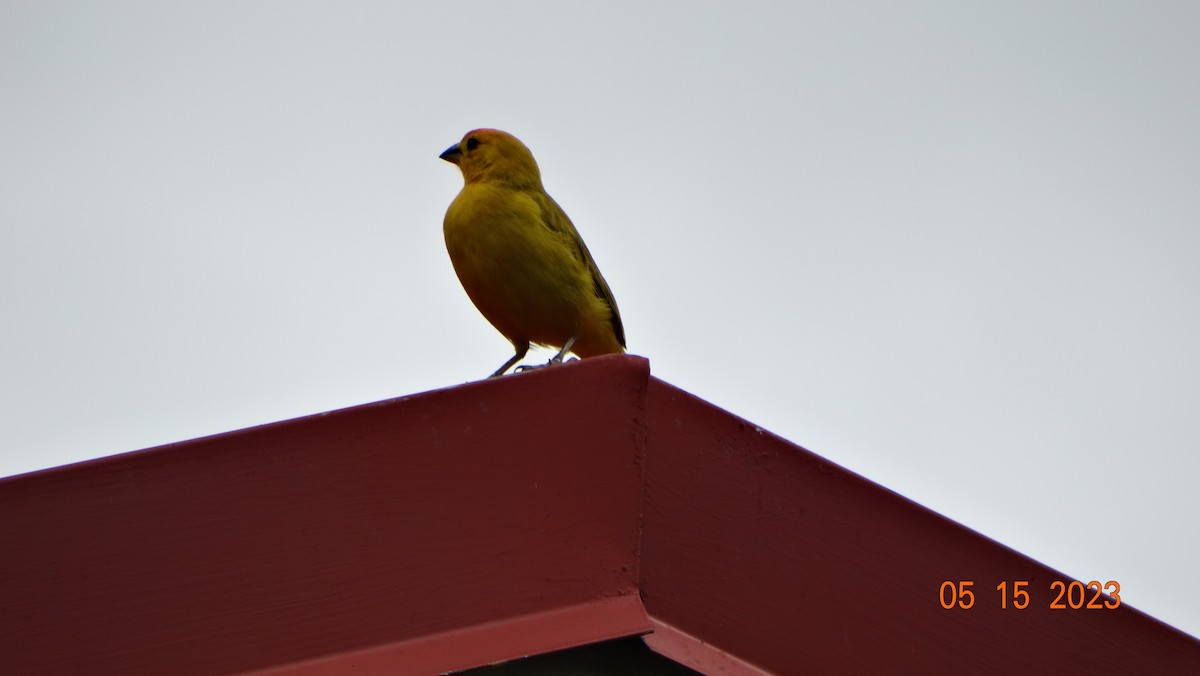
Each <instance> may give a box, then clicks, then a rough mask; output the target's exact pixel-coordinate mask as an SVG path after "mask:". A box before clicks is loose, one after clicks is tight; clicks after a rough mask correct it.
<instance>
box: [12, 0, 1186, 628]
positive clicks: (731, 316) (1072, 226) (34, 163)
mask: <svg viewBox="0 0 1200 676" xmlns="http://www.w3.org/2000/svg"><path fill="white" fill-rule="evenodd" d="M734 7H735V5H734V4H730V3H702V2H686V3H684V2H677V3H643V2H637V3H606V4H605V5H604V6H603V7H602V8H596V7H592V6H585V5H582V4H578V5H576V4H572V5H571V6H564V3H556V2H542V3H503V6H500V4H499V3H497V4H489V3H452V2H429V3H426V8H425V9H414V8H413V7H412V6H411V4H404V3H391V2H388V3H384V2H379V3H364V2H358V3H332V2H330V3H311V2H307V3H305V2H253V3H240V2H239V3H234V2H224V3H197V2H188V3H173V2H160V1H146V2H107V3H72V2H55V3H48V2H36V1H30V2H12V1H11V0H0V226H2V230H0V317H3V320H2V321H3V330H2V331H0V364H2V368H3V372H2V373H0V428H2V429H3V432H4V433H3V439H2V441H0V475H9V474H17V473H21V472H27V471H31V470H35V469H39V468H45V467H50V466H55V465H60V464H64V463H69V462H75V461H79V460H83V459H86V458H93V457H98V456H104V455H109V454H113V453H118V452H123V451H129V450H134V449H139V448H145V447H149V446H155V445H159V444H163V443H167V442H172V441H179V440H183V439H189V438H193V437H197V436H203V435H207V434H212V433H217V432H222V431H226V430H231V429H237V428H241V427H246V426H250V425H255V424H259V423H265V422H271V421H275V420H281V419H285V418H291V417H296V416H299V415H304V414H309V413H317V412H321V411H326V410H330V409H335V408H341V407H345V406H350V405H354V404H360V403H364V402H370V401H375V400H380V399H386V398H390V397H394V396H398V395H404V394H411V393H415V392H421V391H425V390H429V389H434V388H440V387H446V386H451V385H455V384H458V383H462V382H465V381H468V380H473V379H478V378H480V377H483V376H485V375H486V374H488V373H490V372H491V371H492V370H493V369H495V368H496V367H497V366H498V365H499V364H500V363H501V362H503V361H504V360H505V359H506V358H507V357H508V356H509V355H510V354H511V352H510V346H509V345H508V343H507V342H506V341H505V340H504V339H503V338H502V337H501V336H500V335H499V334H498V333H497V332H496V331H495V330H494V329H492V328H491V326H489V325H488V324H487V322H486V321H485V320H484V319H483V318H482V317H481V316H480V315H479V314H478V312H477V311H476V310H475V309H474V307H473V306H472V305H471V303H470V301H469V300H468V299H467V297H466V294H465V293H464V292H463V291H462V288H461V287H460V286H459V284H458V280H457V279H456V278H455V276H454V272H453V270H452V268H451V266H450V262H449V259H448V257H447V255H446V253H445V247H444V244H443V241H442V232H441V223H442V215H443V214H444V213H445V209H446V207H447V205H449V203H450V201H451V200H452V199H453V198H454V196H455V194H456V193H457V192H458V190H459V188H460V187H461V184H462V181H461V178H460V175H459V172H458V171H457V169H456V168H455V167H453V166H451V165H449V164H446V163H445V162H442V161H441V160H439V159H438V158H437V156H438V154H439V153H440V152H441V151H442V150H444V149H445V148H446V147H447V146H449V145H451V144H452V143H455V142H457V141H458V139H459V138H460V137H461V136H462V134H463V133H464V132H466V131H467V130H469V129H472V128H475V127H482V126H489V127H497V128H500V129H504V130H507V131H510V132H512V133H514V134H515V135H517V136H518V137H519V138H521V139H522V140H523V141H525V143H526V144H527V145H528V146H529V147H530V148H531V149H532V150H533V152H534V155H535V156H536V157H537V159H538V161H539V162H540V164H541V167H542V173H543V177H544V181H545V184H546V187H547V189H548V191H549V192H550V194H551V195H553V196H554V197H555V199H556V200H557V201H558V202H559V203H560V204H561V205H562V206H563V207H564V208H565V209H566V211H567V213H568V214H570V216H571V218H572V219H573V220H574V222H575V224H576V225H577V226H578V228H579V229H580V231H581V233H582V234H583V236H584V238H585V239H586V241H587V243H588V246H589V247H590V249H591V251H592V253H593V255H594V256H595V258H596V260H597V262H598V264H599V266H600V269H601V270H602V271H603V272H604V275H605V277H606V278H607V279H608V281H609V283H610V285H611V286H612V289H613V291H614V293H615V295H616V298H617V300H618V302H619V304H620V308H621V312H622V316H623V318H624V322H625V327H626V331H627V335H628V340H629V349H630V351H631V352H633V353H636V354H640V355H645V356H646V357H648V358H649V359H650V364H651V370H652V372H653V373H654V374H655V375H656V376H658V377H660V378H662V379H664V380H666V381H668V382H670V383H673V384H675V385H677V386H679V387H681V388H683V389H686V390H688V391H690V392H692V393H694V394H696V395H698V396H700V397H702V398H704V399H707V400H709V401H712V402H713V403H715V404H717V405H719V406H722V407H724V408H727V409H728V410H730V411H732V412H734V413H736V414H738V415H741V416H743V417H745V418H748V419H749V420H751V421H753V422H754V423H756V424H759V425H761V426H762V427H764V428H766V429H769V430H771V431H773V432H775V433H777V434H780V435H782V436H784V437H786V438H788V439H790V440H792V441H794V442H796V443H798V444H801V445H803V446H805V447H807V448H810V449H811V450H813V451H815V452H817V453H819V454H821V455H823V456H825V457H827V458H829V459H830V460H832V461H834V462H837V463H839V464H841V465H843V466H845V467H847V468H849V469H851V470H854V471H856V472H859V473H861V474H863V475H865V476H866V477H868V478H870V479H872V480H874V481H876V482H879V483H880V484H882V485H884V486H887V487H888V488H891V489H893V490H896V491H898V492H899V493H901V494H903V495H905V496H908V497H910V498H912V499H914V500H916V501H917V502H920V503H922V504H924V505H926V506H928V507H930V508H932V509H935V510H937V511H939V512H941V513H943V514H945V515H947V516H949V517H950V518H953V519H955V520H957V521H959V522H961V523H964V524H966V525H968V526H970V527H971V528H974V529H976V530H978V531H980V532H982V533H984V534H985V535H988V536H990V537H993V538H995V539H997V540H999V541H1000V542H1003V543H1004V544H1006V545H1009V546H1011V547H1013V548H1015V549H1017V550H1019V551H1021V552H1023V553H1025V554H1028V555H1030V556H1032V557H1033V558H1035V559H1038V560H1040V561H1042V562H1044V563H1046V564H1048V565H1050V566H1053V567H1055V568H1057V569H1059V570H1061V571H1063V572H1064V573H1066V574H1067V575H1069V576H1073V577H1077V578H1078V579H1081V580H1084V581H1087V580H1091V579H1097V580H1101V581H1107V580H1116V581H1118V582H1120V584H1121V588H1122V598H1123V599H1124V600H1125V601H1126V602H1127V603H1130V604H1131V605H1134V606H1136V607H1138V608H1140V609H1141V610H1144V611H1146V612H1148V613H1150V614H1152V615H1155V616H1156V617H1158V618H1160V619H1162V620H1164V621H1166V622H1168V623H1171V624H1173V625H1175V626H1177V627H1179V628H1181V629H1183V630H1185V631H1188V632H1189V633H1192V634H1193V635H1196V634H1200V587H1198V586H1197V585H1196V584H1194V583H1195V572H1196V571H1197V570H1198V569H1200V541H1198V540H1200V539H1198V538H1197V526H1196V519H1197V515H1198V514H1200V496H1198V492H1197V489H1196V484H1197V481H1196V475H1197V471H1198V470H1200V457H1198V454H1197V447H1198V445H1200V357H1198V356H1197V347H1196V346H1197V345H1198V344H1200V264H1198V263H1197V259H1198V256H1200V114H1197V111H1200V40H1197V37H1196V36H1197V35H1200V3H1196V2H1192V1H1190V0H1188V1H1183V2H1105V3H1098V2H1045V1H1037V2H1014V1H1010V0H1005V1H1004V2H994V3H990V4H988V3H961V2H951V1H946V2H908V3H896V2H869V3H782V2H781V3H775V4H755V3H737V4H736V9H735V8H734ZM548 356H549V355H548V354H542V353H539V354H536V355H534V356H532V357H531V358H530V361H534V360H541V359H545V358H546V357H548ZM946 575H947V577H951V578H956V577H962V578H970V577H971V575H972V571H946ZM931 602H933V601H932V599H931Z"/></svg>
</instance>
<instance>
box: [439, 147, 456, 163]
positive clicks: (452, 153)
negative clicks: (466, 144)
mask: <svg viewBox="0 0 1200 676" xmlns="http://www.w3.org/2000/svg"><path fill="white" fill-rule="evenodd" d="M438 157H440V158H442V159H443V160H446V161H447V162H449V163H450V164H458V160H459V158H461V157H462V148H459V147H458V144H457V143H455V144H454V145H452V146H450V147H449V148H446V152H444V153H442V154H441V155H438Z"/></svg>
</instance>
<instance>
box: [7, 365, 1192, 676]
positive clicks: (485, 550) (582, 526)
mask: <svg viewBox="0 0 1200 676" xmlns="http://www.w3.org/2000/svg"><path fill="white" fill-rule="evenodd" d="M0 552H3V554H2V555H0V607H2V608H3V609H4V612H3V613H0V673H23V674H26V673H29V674H32V673H62V672H86V673H89V674H103V673H113V674H143V673H144V674H160V673H231V672H250V673H272V674H281V673H289V674H291V673H314V674H315V673H321V674H329V673H352V672H353V673H379V672H389V673H405V674H421V673H439V672H443V671H448V670H453V669H461V668H466V667H470V666H477V665H482V664H487V663H491V662H495V661H501V660H507V659H512V658H515V657H520V656H523V655H528V654H535V653H541V652H548V651H553V650H558V649H561V648H566V647H571V646H575V645H581V644H585V643H590V642H595V641H599V640H604V639H607V638H615V637H619V636H630V635H636V634H646V636H645V640H646V642H647V644H648V645H650V646H651V647H652V648H653V649H655V650H657V651H659V652H660V653H662V654H664V655H667V656H668V657H671V658H672V659H675V660H677V661H679V662H681V663H684V664H687V665H689V666H692V667H693V668H697V669H700V670H701V671H705V672H707V673H729V674H738V673H745V674H755V673H847V674H852V673H938V672H942V671H945V670H946V668H947V665H953V666H952V667H951V669H953V670H956V671H964V670H966V671H970V670H981V669H982V670H988V671H993V672H997V673H1012V672H1017V671H1019V670H1025V671H1028V670H1031V669H1033V670H1036V671H1038V672H1048V671H1051V670H1054V671H1066V672H1087V673H1115V672H1134V673H1172V672H1179V673H1183V672H1184V671H1186V670H1189V669H1194V668H1195V667H1196V666H1197V665H1200V642H1197V641H1196V640H1195V639H1193V638H1191V637H1189V636H1187V635H1186V634H1183V633H1181V632H1178V631H1176V630H1174V629H1172V628H1171V627H1168V626H1166V625H1164V624H1162V623H1161V622H1158V621H1157V620H1154V619H1153V618H1150V617H1148V616H1146V615H1144V614H1142V613H1140V612H1138V611H1136V610H1134V609H1132V608H1130V607H1129V605H1128V604H1127V603H1122V604H1121V605H1120V607H1118V608H1116V609H1114V610H1110V609H1099V610H1087V609H1078V610H1072V609H1070V608H1069V607H1068V608H1066V609H1064V610H1054V609H1051V608H1050V603H1051V602H1052V601H1053V595H1052V594H1051V593H1050V585H1051V584H1052V583H1053V582H1054V581H1055V580H1062V581H1064V582H1069V578H1067V577H1065V576H1063V575H1061V574H1059V573H1057V572H1056V571H1054V570H1052V569H1050V568H1047V567H1046V566H1043V565H1041V564H1039V563H1037V562H1036V561H1033V560H1031V559H1029V558H1027V557H1024V556H1022V555H1021V554H1019V553H1017V552H1014V551H1012V550H1010V549H1008V548H1006V547H1004V546H1002V545H999V544H997V543H995V542H993V541H991V540H989V539H987V538H984V537H982V536H981V535H979V534H977V533H974V532H973V531H970V530H969V529H967V528H964V527H963V526H961V525H959V524H956V523H954V522H953V521H950V520H949V519H946V518H944V517H942V516H940V515H938V514H935V513H933V512H931V511H929V510H927V509H925V508H923V507H921V506H920V505H917V504H915V503H913V502H911V501H909V500H907V499H905V498H903V497H901V496H899V495H896V494H895V493H892V492H891V491H888V490H886V489H883V488H881V487H880V486H878V485H876V484H873V483H871V482H870V481H868V480H866V479H864V478H862V477H860V476H858V475H855V474H853V473H851V472H848V471H846V470H845V469H842V468H840V467H838V466H837V465H834V464H832V463H830V462H828V461H826V460H824V459H822V458H821V457H819V456H817V455H815V454H812V453H810V452H808V451H806V450H804V449H802V448H800V447H798V446H795V445H794V444H791V443H789V442H787V441H785V440H783V439H780V438H778V437H775V436H773V435H771V434H769V433H767V432H764V431H762V430H761V429H759V428H757V427H755V426H754V425H753V424H751V423H748V422H746V421H744V420H741V419H739V418H736V417H735V416H732V415H730V414H729V413H727V412H725V411H722V410H720V409H718V408H716V407H714V406H712V405H711V404H708V403H706V402H704V401H702V400H700V399H698V398H696V397H694V396H692V395H690V394H688V393H686V392H683V391H681V390H679V389H677V388H675V387H673V386H671V385H669V384H666V383H663V382H662V381H659V380H657V379H655V378H652V377H651V376H650V375H649V364H648V362H647V361H646V360H645V359H642V358H639V357H633V356H610V357H599V358H594V359H587V360H583V361H581V362H574V363H572V364H569V365H566V366H562V367H556V368H547V369H540V370H537V371H533V372H530V373H523V374H520V375H517V376H510V377H506V378H502V379H498V380H490V381H482V382H476V383H468V384H466V385H462V386H459V387H454V388H449V389H445V390H438V391H434V392H427V393H423V394H419V395H413V396H409V397H402V398H399V399H394V400H390V401H385V402H379V403H376V404H368V405H364V406H358V407H354V408H350V409H344V410H340V411H334V412H331V413H327V414H320V415H315V416H309V417H306V418H300V419H296V420H290V421H286V422H281V423H275V424H271V425H264V426H261V427H255V428H251V429H247V430H241V431H237V432H231V433H227V434H221V435H217V436H213V437H207V438H204V439H197V440H194V441H189V442H184V443H179V444H172V445H169V446H164V447H160V448H156V449H149V450H146V451H139V452H135V453H127V454H123V455H119V456H113V457H110V458H102V459H100V460H95V461H89V462H84V463H79V464H76V465H69V466H66V467H60V468H56V469H52V470H46V471H42V472H35V473H32V474H26V475H22V476H17V477H10V478H7V479H0ZM961 580H970V581H972V582H973V583H974V584H973V586H972V587H970V589H971V590H972V591H973V593H974V596H975V603H974V605H973V606H972V607H970V608H968V609H963V608H958V607H954V608H951V609H948V610H947V609H944V608H943V607H942V605H941V603H940V602H939V598H940V595H939V593H940V592H941V591H942V590H943V589H944V583H946V582H947V581H951V582H952V583H953V584H955V585H958V583H959V581H961ZM1002 581H1009V582H1010V588H1011V583H1012V582H1016V581H1027V582H1028V584H1027V586H1026V587H1025V589H1026V590H1027V592H1028V594H1029V597H1030V604H1029V606H1028V607H1027V608H1026V609H1024V610H1017V609H1015V608H1013V607H1012V605H1011V601H1010V605H1009V607H1008V608H1007V609H1003V608H1001V607H1000V601H999V592H997V591H996V585H997V584H998V583H1000V582H1002ZM1084 582H1086V580H1085V581H1084ZM1102 582H1104V581H1102ZM957 589H958V587H957V586H956V588H955V590H957ZM1132 593H1134V592H1133V591H1128V590H1127V594H1132ZM1100 598H1101V602H1102V603H1103V601H1105V600H1107V601H1109V602H1110V603H1111V602H1112V601H1113V599H1111V598H1107V599H1106V598H1105V597H1100ZM651 631H652V632H653V633H649V634H647V633H646V632H651Z"/></svg>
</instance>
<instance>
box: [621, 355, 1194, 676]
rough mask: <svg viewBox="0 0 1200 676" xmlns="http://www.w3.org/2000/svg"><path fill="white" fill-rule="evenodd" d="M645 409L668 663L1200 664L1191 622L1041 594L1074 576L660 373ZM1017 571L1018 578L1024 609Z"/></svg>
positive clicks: (847, 669)
mask: <svg viewBox="0 0 1200 676" xmlns="http://www.w3.org/2000/svg"><path fill="white" fill-rule="evenodd" d="M647 411H648V416H647V417H648V420H649V421H650V425H649V432H648V437H647V447H646V470H645V481H646V486H645V493H644V496H645V507H644V517H643V518H644V536H643V540H642V581H641V587H642V596H643V600H644V603H645V605H646V610H647V612H648V613H649V614H650V616H651V618H652V621H653V623H654V625H655V632H654V633H653V634H649V635H647V636H646V637H645V640H646V642H647V643H648V644H649V645H650V646H651V647H652V648H654V649H656V650H658V651H659V652H662V653H663V654H665V655H667V656H668V657H671V658H672V659H675V660H676V661H678V662H682V663H683V664H687V665H689V666H692V667H693V668H696V669H699V670H701V671H704V672H706V673H762V672H769V673H779V674H802V673H811V674H884V673H886V674H938V673H995V674H1031V673H1036V674H1050V673H1054V674H1059V673H1078V674H1130V673H1137V674H1185V673H1186V674H1195V673H1200V642H1197V641H1196V640H1195V639H1194V638H1192V637H1190V636H1188V635H1186V634H1183V633H1182V632H1179V631H1177V630H1175V629H1173V628H1171V627H1169V626H1167V625H1165V624H1163V623H1161V622H1159V621H1157V620H1155V619H1153V618H1151V617H1148V616H1146V615H1144V614H1142V613H1140V612H1138V611H1137V610H1134V609H1133V608H1130V607H1129V606H1128V605H1127V604H1123V605H1120V607H1118V608H1117V609H1115V610H1110V609H1090V610H1089V609H1086V608H1081V609H1078V610H1076V609H1072V608H1071V607H1070V605H1069V602H1065V605H1066V607H1065V608H1064V609H1061V610H1058V609H1051V607H1050V606H1051V604H1052V602H1053V601H1054V598H1055V596H1056V595H1057V592H1052V590H1051V588H1050V585H1051V583H1052V581H1054V580H1061V581H1064V582H1069V581H1071V579H1072V578H1070V577H1069V576H1067V575H1064V574H1062V573H1059V572H1057V571H1055V570H1052V569H1050V568H1048V567H1047V566H1044V565H1042V564H1040V563H1038V562H1036V561H1033V560H1032V559H1029V558H1028V557H1025V556H1023V555H1021V554H1019V553H1017V552H1015V551H1013V550H1011V549H1008V548H1007V547H1004V546H1003V545H1000V544H998V543H996V542H994V541H992V540H989V539H988V538H985V537H983V536H982V535H979V534H978V533H975V532H974V531H971V530H969V529H967V528H965V527H963V526H961V525H959V524H957V523H955V522H953V521H950V520H949V519H946V518H945V517H942V516H941V515H939V514H936V513H934V512H931V511H929V510H928V509H925V508H924V507H922V506H920V505H918V504H916V503H914V502H912V501H910V500H908V499H906V498H904V497H902V496H900V495H897V494H895V493H893V492H891V491H889V490H887V489H885V488H882V487H881V486H879V485H877V484H874V483H872V482H870V481H868V480H866V479H864V478H862V477H860V476H858V475H856V474H854V473H852V472H849V471H847V470H845V469H843V468H841V467H838V466H837V465H834V464H832V463H830V462H829V461H827V460H825V459H823V458H821V457H820V456H818V455H815V454H813V453H810V452H809V451H806V450H804V449H803V448H800V447H799V446H796V445H794V444H792V443H789V442H787V441H785V440H783V439H780V438H778V437H776V436H774V435H772V434H770V433H768V432H764V431H763V430H761V429H759V428H757V427H755V426H754V425H753V424H752V423H749V422H746V421H744V420H741V419H738V418H736V417H734V416H732V415H730V414H729V413H727V412H725V411H722V410H720V409H718V408H716V407H714V406H712V405H711V404H708V403H706V402H704V401H701V400H700V399H697V398H696V397H694V396H692V395H690V394H688V393H686V392H683V391H681V390H679V389H676V388H675V387H672V386H671V385H668V384H666V383H663V382H662V381H659V380H657V379H655V378H651V379H650V388H649V392H648V399H647ZM947 580H949V581H953V582H954V583H955V584H956V585H957V583H958V581H960V580H971V581H973V582H974V585H973V586H972V587H969V588H968V590H969V591H972V594H973V596H974V605H972V606H971V607H970V608H967V609H963V608H960V607H957V606H955V607H953V608H952V609H950V610H947V609H945V608H943V607H942V602H941V600H940V598H939V592H940V591H941V586H942V584H943V582H945V581H947ZM1003 581H1008V587H1007V591H1008V593H1009V595H1010V599H1009V601H1008V607H1007V608H1002V607H1001V604H1000V593H999V592H998V591H997V590H996V586H997V585H998V584H999V583H1000V582H1003ZM1016 581H1027V582H1028V585H1027V586H1026V587H1024V588H1023V590H1024V591H1025V592H1026V593H1027V594H1028V596H1029V599H1028V605H1027V607H1026V608H1025V609H1023V610H1021V609H1017V608H1016V607H1015V606H1014V601H1020V600H1024V599H1012V598H1011V597H1012V592H1013V584H1014V583H1015V582H1016ZM1083 582H1085V583H1086V582H1088V580H1083ZM1104 582H1106V580H1105V581H1104ZM956 589H957V587H956ZM950 596H951V597H953V594H950ZM1091 596H1092V595H1091V594H1089V595H1088V600H1089V601H1090V600H1091ZM1077 598H1078V597H1077ZM964 603H965V601H964Z"/></svg>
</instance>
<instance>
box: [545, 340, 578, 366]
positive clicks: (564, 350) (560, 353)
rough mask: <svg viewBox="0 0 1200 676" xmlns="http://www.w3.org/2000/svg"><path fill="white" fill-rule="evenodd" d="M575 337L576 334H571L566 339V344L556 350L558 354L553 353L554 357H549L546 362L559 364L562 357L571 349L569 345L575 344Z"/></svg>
mask: <svg viewBox="0 0 1200 676" xmlns="http://www.w3.org/2000/svg"><path fill="white" fill-rule="evenodd" d="M575 339H576V336H571V337H570V338H568V339H567V344H566V345H563V346H562V349H561V350H559V351H558V354H556V355H554V358H553V359H551V360H550V361H549V362H547V363H549V364H561V363H562V360H563V357H565V356H567V353H568V352H570V351H571V346H572V345H574V344H575Z"/></svg>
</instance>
